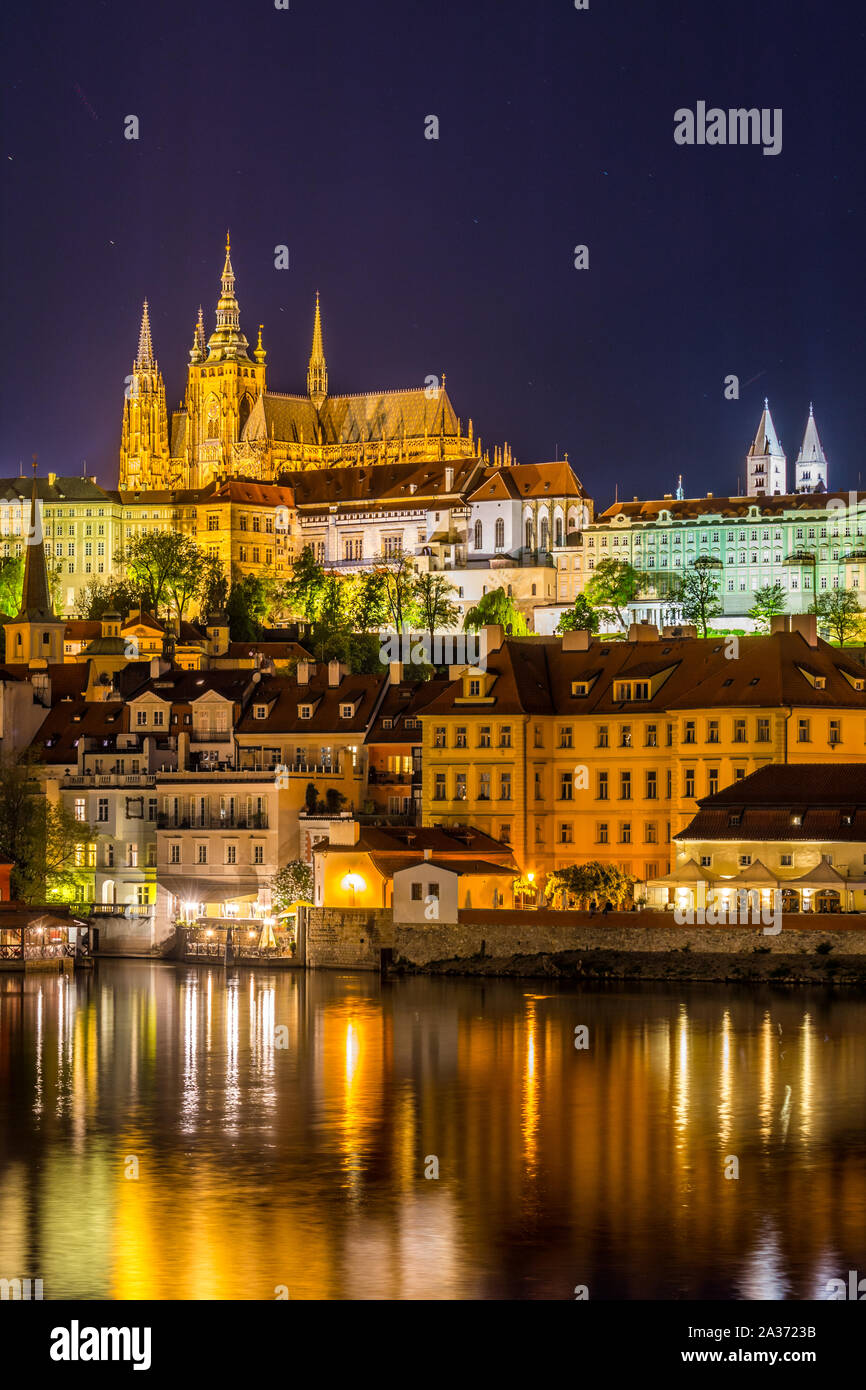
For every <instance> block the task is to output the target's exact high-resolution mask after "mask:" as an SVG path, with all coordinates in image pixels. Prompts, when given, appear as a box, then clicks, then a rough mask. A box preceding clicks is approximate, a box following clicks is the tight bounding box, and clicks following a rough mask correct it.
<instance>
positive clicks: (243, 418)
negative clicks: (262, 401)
mask: <svg viewBox="0 0 866 1390" xmlns="http://www.w3.org/2000/svg"><path fill="white" fill-rule="evenodd" d="M252 404H253V403H252V401H251V400H250V397H249V396H244V398H243V400H242V401H241V403H240V408H239V410H238V434H239V435H241V434H243V432H244V425H245V424H246V423H247V420H248V419H249V418H250V410H251V409H252Z"/></svg>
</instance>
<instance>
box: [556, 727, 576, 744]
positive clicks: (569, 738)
mask: <svg viewBox="0 0 866 1390" xmlns="http://www.w3.org/2000/svg"><path fill="white" fill-rule="evenodd" d="M559 746H560V748H573V747H574V730H573V729H572V728H571V726H570V725H569V726H567V727H566V728H564V729H560V731H559Z"/></svg>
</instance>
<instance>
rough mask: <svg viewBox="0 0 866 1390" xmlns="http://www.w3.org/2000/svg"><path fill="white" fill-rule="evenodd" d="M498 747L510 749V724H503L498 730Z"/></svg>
mask: <svg viewBox="0 0 866 1390" xmlns="http://www.w3.org/2000/svg"><path fill="white" fill-rule="evenodd" d="M499 747H500V748H510V747H511V725H510V724H503V726H502V728H501V729H500V730H499Z"/></svg>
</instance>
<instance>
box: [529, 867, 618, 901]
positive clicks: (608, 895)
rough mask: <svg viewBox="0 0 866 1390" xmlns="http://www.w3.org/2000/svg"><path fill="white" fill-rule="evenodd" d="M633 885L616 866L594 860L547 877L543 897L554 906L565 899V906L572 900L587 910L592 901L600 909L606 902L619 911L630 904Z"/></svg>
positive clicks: (560, 870)
mask: <svg viewBox="0 0 866 1390" xmlns="http://www.w3.org/2000/svg"><path fill="white" fill-rule="evenodd" d="M635 882H636V880H635V877H634V874H627V873H625V872H624V871H623V870H622V869H621V868H620V867H619V865H618V864H603V863H602V862H601V861H600V860H598V859H594V860H590V862H589V863H588V864H572V865H570V866H569V867H568V868H564V869H557V870H556V872H555V873H551V874H548V876H547V882H546V883H545V885H544V896H545V897H546V898H548V899H549V900H552V901H553V902H556V901H559V902H560V903H562V902H563V899H564V900H565V904H566V905H568V904H569V902H570V901H571V900H574V901H575V902H576V903H577V906H578V907H588V906H589V905H590V903H591V902H593V901H595V902H596V903H598V904H599V905H601V904H602V903H603V902H604V901H609V902H611V903H612V904H613V906H614V907H621V906H622V905H623V903H625V902H629V901H630V900H631V898H632V896H633V890H634V885H635Z"/></svg>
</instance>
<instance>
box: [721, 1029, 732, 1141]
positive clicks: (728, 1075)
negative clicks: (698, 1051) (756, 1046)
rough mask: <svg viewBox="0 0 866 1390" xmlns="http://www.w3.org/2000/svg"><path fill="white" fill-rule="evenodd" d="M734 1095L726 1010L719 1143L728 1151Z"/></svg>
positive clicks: (729, 1035)
mask: <svg viewBox="0 0 866 1390" xmlns="http://www.w3.org/2000/svg"><path fill="white" fill-rule="evenodd" d="M732 1095H733V1069H732V1065H731V1015H730V1013H729V1012H728V1010H727V1009H725V1012H724V1014H723V1015H722V1058H721V1075H720V1078H719V1143H720V1145H721V1146H722V1149H723V1150H726V1149H727V1146H728V1142H729V1140H730V1137H731V1132H732V1128H733V1116H732V1109H731V1098H732Z"/></svg>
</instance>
